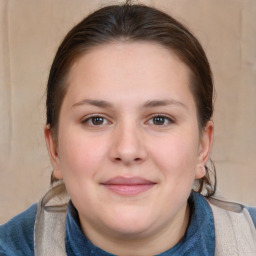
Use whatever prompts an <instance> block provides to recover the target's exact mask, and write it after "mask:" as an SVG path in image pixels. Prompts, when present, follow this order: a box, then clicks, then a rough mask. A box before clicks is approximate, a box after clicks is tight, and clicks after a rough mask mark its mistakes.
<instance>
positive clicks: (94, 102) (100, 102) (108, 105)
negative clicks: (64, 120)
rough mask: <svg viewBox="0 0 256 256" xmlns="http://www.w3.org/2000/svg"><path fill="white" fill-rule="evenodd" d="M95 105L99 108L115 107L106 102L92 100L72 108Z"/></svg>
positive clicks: (79, 103) (84, 100)
mask: <svg viewBox="0 0 256 256" xmlns="http://www.w3.org/2000/svg"><path fill="white" fill-rule="evenodd" d="M84 104H88V105H93V106H96V107H99V108H111V107H113V105H112V104H111V103H110V102H107V101H105V100H91V99H83V100H81V101H79V102H77V103H75V104H73V105H72V107H75V106H80V105H84Z"/></svg>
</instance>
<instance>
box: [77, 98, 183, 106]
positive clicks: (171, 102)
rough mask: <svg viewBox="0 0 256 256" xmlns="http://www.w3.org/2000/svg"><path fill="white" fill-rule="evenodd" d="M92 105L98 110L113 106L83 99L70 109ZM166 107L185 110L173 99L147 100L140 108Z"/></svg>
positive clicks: (103, 102) (105, 102)
mask: <svg viewBox="0 0 256 256" xmlns="http://www.w3.org/2000/svg"><path fill="white" fill-rule="evenodd" d="M84 104H88V105H93V106H96V107H99V108H112V107H113V104H111V103H110V102H108V101H105V100H94V99H83V100H81V101H79V102H77V103H75V104H73V105H72V107H75V106H80V105H84ZM168 105H178V106H181V107H183V108H187V107H186V105H185V104H184V103H182V102H180V101H177V100H174V99H168V100H148V101H146V102H145V103H144V104H143V105H142V107H143V108H151V107H162V106H168Z"/></svg>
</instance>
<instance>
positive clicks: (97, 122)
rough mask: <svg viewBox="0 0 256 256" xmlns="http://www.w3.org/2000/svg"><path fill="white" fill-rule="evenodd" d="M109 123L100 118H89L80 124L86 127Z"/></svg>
mask: <svg viewBox="0 0 256 256" xmlns="http://www.w3.org/2000/svg"><path fill="white" fill-rule="evenodd" d="M108 123H109V121H108V120H107V119H106V118H104V117H102V116H91V117H88V118H86V119H85V120H83V121H82V124H84V125H88V126H101V125H106V124H108Z"/></svg>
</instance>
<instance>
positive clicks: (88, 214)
mask: <svg viewBox="0 0 256 256" xmlns="http://www.w3.org/2000/svg"><path fill="white" fill-rule="evenodd" d="M189 83H190V70H189V69H188V67H187V66H186V65H185V64H184V63H183V62H181V61H180V59H179V58H178V57H177V56H176V55H175V53H173V52H171V51H170V50H168V49H165V48H163V47H162V46H160V45H158V44H154V43H150V42H115V43H109V44H106V45H102V46H98V47H95V48H93V49H92V50H91V51H90V52H89V53H86V54H85V55H84V56H82V57H80V58H79V59H78V60H77V61H76V62H75V64H74V65H73V66H72V68H71V70H70V73H69V76H68V90H67V94H66V96H65V98H64V101H63V105H62V107H61V111H60V119H59V130H58V144H56V143H55V141H54V140H53V138H52V135H51V132H50V129H49V126H46V128H45V138H46V143H47V147H48V151H49V155H50V158H51V162H52V165H53V167H54V174H55V176H56V177H57V178H59V179H62V178H63V179H64V182H65V184H66V187H67V191H68V193H69V195H70V197H71V199H72V201H73V204H74V206H75V207H76V209H77V210H78V213H79V218H80V222H81V226H82V229H83V232H84V233H85V234H86V235H87V236H88V238H89V239H90V240H91V241H92V242H93V243H94V244H95V245H97V246H99V247H101V248H102V249H104V250H106V251H109V252H111V253H114V254H118V255H141V256H142V255H153V254H157V253H160V252H163V251H165V250H167V249H169V248H171V247H173V246H174V245H175V244H177V243H178V242H179V241H180V239H181V238H182V237H183V235H184V233H185V231H186V228H187V226H188V221H189V208H188V206H187V199H188V197H189V194H190V192H191V189H192V186H193V182H194V179H199V178H201V177H203V176H204V174H205V170H204V167H203V166H204V165H205V164H206V162H207V159H208V156H209V151H210V148H211V144H212V134H213V124H212V122H211V121H209V122H208V123H207V125H206V127H205V129H204V130H203V131H199V128H198V127H199V125H198V120H197V114H196V105H195V102H194V99H193V95H192V93H191V91H190V89H189ZM159 115H160V116H159ZM116 177H121V178H123V179H124V180H127V179H129V178H134V177H136V178H135V179H137V178H138V177H139V179H146V180H147V182H149V183H150V185H149V186H148V187H147V189H145V190H142V191H140V189H138V188H137V186H131V187H129V186H127V184H126V185H125V186H119V187H118V186H116V187H117V189H114V190H113V189H112V188H111V186H107V185H106V183H107V182H108V181H109V180H111V179H113V178H114V179H115V178H116ZM133 185H134V184H133ZM116 187H115V188H116ZM131 191H132V192H131ZM134 191H135V192H136V193H135V192H134ZM144 244H145V245H144Z"/></svg>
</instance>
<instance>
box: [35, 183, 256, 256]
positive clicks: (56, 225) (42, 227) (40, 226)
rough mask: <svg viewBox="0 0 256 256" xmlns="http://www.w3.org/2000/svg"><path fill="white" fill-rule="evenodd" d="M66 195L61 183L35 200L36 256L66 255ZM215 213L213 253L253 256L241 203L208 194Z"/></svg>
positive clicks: (254, 235) (253, 234)
mask: <svg viewBox="0 0 256 256" xmlns="http://www.w3.org/2000/svg"><path fill="white" fill-rule="evenodd" d="M68 200H69V197H68V195H67V193H66V190H65V187H64V185H63V184H61V183H60V184H58V185H56V186H55V187H53V188H52V189H51V190H49V191H48V192H47V193H46V195H45V196H44V197H43V198H42V200H41V201H40V202H39V204H38V209H37V217H36V223H35V236H34V239H35V241H34V242H35V256H56V255H58V256H66V252H65V217H66V211H67V203H68ZM208 202H209V204H210V206H211V209H212V211H213V216H214V225H215V240H216V245H215V256H256V231H255V226H254V224H253V222H252V219H251V217H250V214H249V213H248V211H247V209H246V208H244V207H243V205H240V204H237V203H232V202H228V201H223V200H219V199H216V198H210V199H209V200H208Z"/></svg>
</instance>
